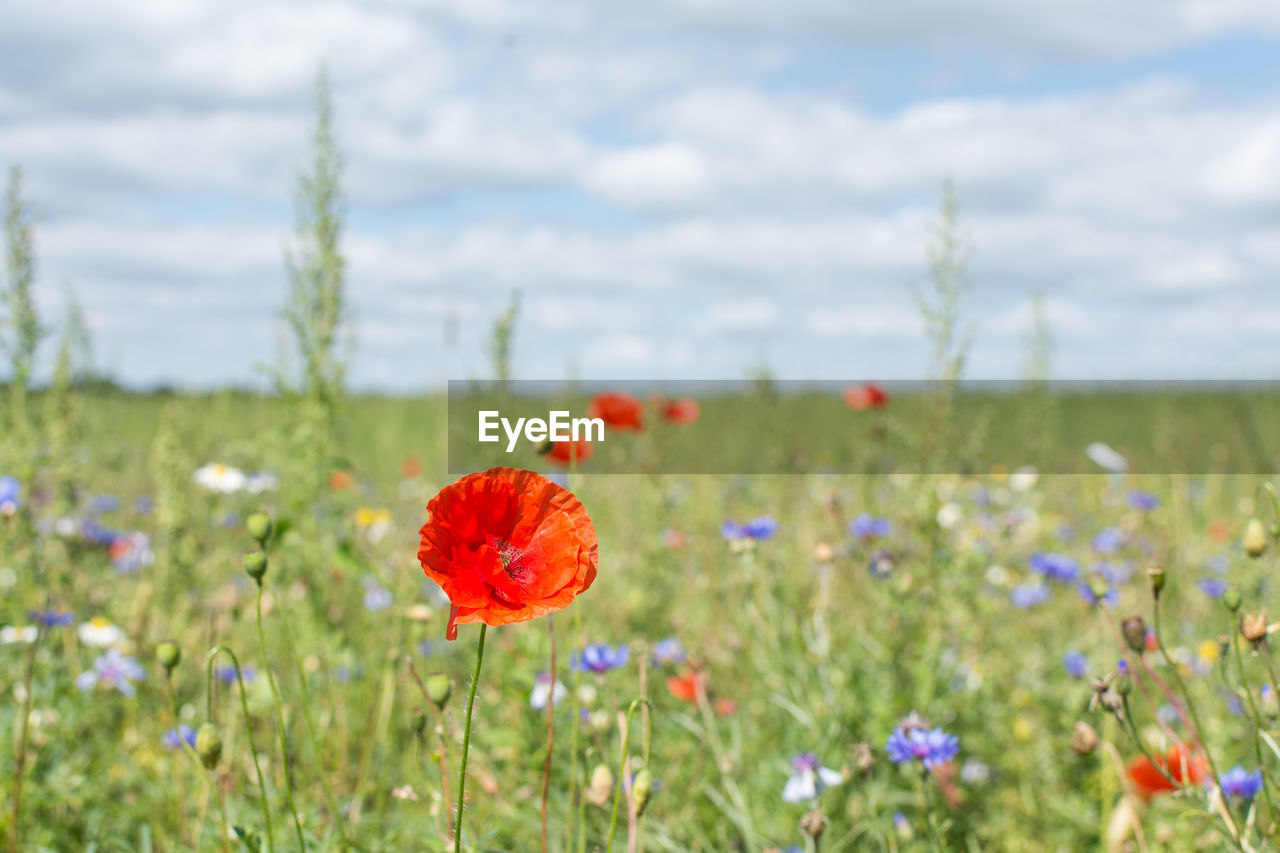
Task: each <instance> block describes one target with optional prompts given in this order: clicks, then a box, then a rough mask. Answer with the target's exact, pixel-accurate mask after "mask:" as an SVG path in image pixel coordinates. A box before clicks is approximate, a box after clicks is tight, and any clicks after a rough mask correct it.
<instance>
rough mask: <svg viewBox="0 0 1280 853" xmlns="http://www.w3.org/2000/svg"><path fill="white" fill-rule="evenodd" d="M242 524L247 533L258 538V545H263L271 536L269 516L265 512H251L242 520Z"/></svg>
mask: <svg viewBox="0 0 1280 853" xmlns="http://www.w3.org/2000/svg"><path fill="white" fill-rule="evenodd" d="M244 526H245V529H247V530H248V531H249V535H250V536H252V537H253V538H254V539H256V540H258V544H259V545H265V544H266V542H267V540H268V539H270V538H271V516H269V515H267V514H266V513H265V512H255V513H253V514H252V515H250V516H249V517H248V518H246V519H245V520H244Z"/></svg>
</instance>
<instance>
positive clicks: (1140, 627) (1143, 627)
mask: <svg viewBox="0 0 1280 853" xmlns="http://www.w3.org/2000/svg"><path fill="white" fill-rule="evenodd" d="M1120 633H1121V634H1123V635H1124V641H1125V642H1126V643H1128V644H1129V648H1131V649H1133V650H1134V651H1135V652H1137V653H1138V654H1142V652H1143V651H1144V650H1145V649H1146V647H1147V623H1146V622H1144V621H1143V620H1142V617H1141V616H1137V615H1134V616H1130V617H1129V618H1128V619H1125V620H1124V621H1123V622H1121V623H1120Z"/></svg>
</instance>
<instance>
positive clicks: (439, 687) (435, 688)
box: [427, 672, 453, 710]
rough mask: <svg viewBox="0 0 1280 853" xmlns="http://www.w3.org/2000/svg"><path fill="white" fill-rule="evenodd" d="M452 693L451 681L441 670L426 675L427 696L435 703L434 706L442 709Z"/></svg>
mask: <svg viewBox="0 0 1280 853" xmlns="http://www.w3.org/2000/svg"><path fill="white" fill-rule="evenodd" d="M452 694H453V681H452V680H451V679H450V678H449V676H447V675H445V674H444V673H443V672H436V673H432V674H431V675H428V676H427V696H428V697H430V699H431V701H432V702H435V703H436V707H437V708H439V709H441V710H444V706H445V704H447V703H448V701H449V696H451V695H452Z"/></svg>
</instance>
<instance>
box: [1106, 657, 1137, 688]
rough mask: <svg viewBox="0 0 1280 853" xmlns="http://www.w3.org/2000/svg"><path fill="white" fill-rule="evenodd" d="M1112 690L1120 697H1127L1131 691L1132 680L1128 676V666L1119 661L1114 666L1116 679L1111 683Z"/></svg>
mask: <svg viewBox="0 0 1280 853" xmlns="http://www.w3.org/2000/svg"><path fill="white" fill-rule="evenodd" d="M1111 686H1112V689H1113V690H1114V691H1115V692H1116V693H1117V694H1119V695H1120V696H1128V695H1129V692H1130V691H1131V690H1133V679H1132V678H1131V677H1130V676H1129V664H1128V663H1126V662H1125V661H1120V663H1119V664H1117V665H1116V679H1115V681H1113V682H1111Z"/></svg>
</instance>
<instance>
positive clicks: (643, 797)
mask: <svg viewBox="0 0 1280 853" xmlns="http://www.w3.org/2000/svg"><path fill="white" fill-rule="evenodd" d="M631 796H632V797H634V798H635V801H636V817H640V816H641V815H643V814H644V810H645V807H646V806H648V805H649V800H650V799H651V798H652V797H653V774H652V773H650V772H649V768H648V767H642V768H640V772H638V773H636V778H635V779H633V780H632V781H631Z"/></svg>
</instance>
